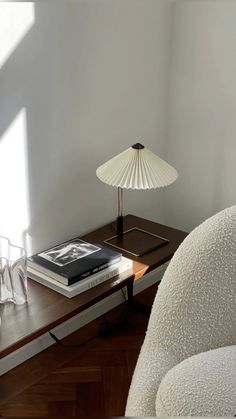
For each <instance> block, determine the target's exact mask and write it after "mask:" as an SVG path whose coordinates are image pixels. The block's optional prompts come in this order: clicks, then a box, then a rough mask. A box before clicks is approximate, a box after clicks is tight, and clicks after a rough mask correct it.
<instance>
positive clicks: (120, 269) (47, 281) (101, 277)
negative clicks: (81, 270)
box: [28, 256, 133, 298]
mask: <svg viewBox="0 0 236 419" xmlns="http://www.w3.org/2000/svg"><path fill="white" fill-rule="evenodd" d="M132 266H133V261H132V260H131V259H128V258H125V257H124V256H122V258H121V260H120V261H119V262H117V263H114V264H113V265H110V266H109V267H108V268H105V269H103V270H102V271H99V272H97V273H95V274H93V275H90V276H89V277H87V278H85V279H82V280H81V281H78V282H76V283H74V284H72V285H69V286H68V285H64V284H62V283H61V282H59V281H56V280H55V279H53V278H51V277H50V276H48V275H46V274H44V273H42V272H39V271H37V270H35V269H33V268H28V276H29V278H31V279H33V280H34V281H36V282H39V283H40V284H42V285H44V286H46V287H48V288H50V289H52V290H54V291H56V292H59V293H60V294H62V295H64V296H65V297H68V298H72V297H75V296H76V295H78V294H81V293H82V292H85V291H87V290H89V289H91V288H93V287H95V286H96V285H98V284H101V283H102V282H105V281H107V280H108V279H110V278H113V277H115V276H116V275H120V274H122V280H123V279H124V276H125V277H126V275H127V277H128V276H129V275H132V271H130V269H131V268H132ZM120 280H121V278H119V277H118V278H117V279H115V281H117V282H119V281H120Z"/></svg>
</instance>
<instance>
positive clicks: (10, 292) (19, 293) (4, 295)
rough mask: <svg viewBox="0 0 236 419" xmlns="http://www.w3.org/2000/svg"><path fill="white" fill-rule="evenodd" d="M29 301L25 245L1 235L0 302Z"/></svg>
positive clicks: (16, 302)
mask: <svg viewBox="0 0 236 419" xmlns="http://www.w3.org/2000/svg"><path fill="white" fill-rule="evenodd" d="M7 302H13V303H14V304H24V303H26V302H27V257H26V252H25V249H24V248H23V247H18V246H14V245H12V244H11V243H10V240H9V239H7V238H6V237H1V236H0V304H3V303H7Z"/></svg>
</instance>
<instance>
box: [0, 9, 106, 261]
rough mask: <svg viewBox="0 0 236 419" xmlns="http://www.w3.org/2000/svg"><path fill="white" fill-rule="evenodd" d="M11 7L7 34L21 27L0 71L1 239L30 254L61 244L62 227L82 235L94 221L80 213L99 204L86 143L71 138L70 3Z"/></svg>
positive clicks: (74, 95) (74, 97)
mask: <svg viewBox="0 0 236 419" xmlns="http://www.w3.org/2000/svg"><path fill="white" fill-rule="evenodd" d="M52 3H53V2H52ZM15 4H16V3H6V5H7V6H5V9H4V10H6V12H8V15H7V16H5V19H6V18H7V17H8V19H9V21H8V26H9V22H11V34H12V31H13V27H12V22H13V20H14V21H16V25H15V26H16V28H15V30H16V32H17V20H18V22H19V21H20V18H22V20H23V22H22V28H23V29H22V31H21V34H20V35H21V36H19V37H18V40H17V34H16V39H15V45H13V42H12V51H11V53H10V54H9V56H7V54H5V56H6V59H5V62H3V63H2V67H1V68H0V115H1V118H0V139H1V142H0V154H1V157H0V162H1V163H2V164H1V167H0V175H1V178H2V179H4V187H2V195H3V199H2V203H1V208H0V220H1V224H0V234H2V235H6V236H8V237H10V239H11V240H12V241H13V242H17V243H19V244H23V245H24V246H26V247H27V249H28V251H29V253H31V251H35V250H36V249H37V250H38V249H39V248H40V247H42V244H43V246H45V243H47V244H48V245H51V244H53V243H55V242H57V241H60V240H61V238H62V237H63V235H65V224H67V228H68V231H67V235H68V238H69V237H72V236H73V235H76V234H82V233H83V232H84V231H83V230H82V228H83V227H82V228H81V226H84V225H88V224H89V220H90V219H92V218H94V217H93V211H89V210H88V211H85V210H84V208H86V207H87V208H89V197H90V194H92V195H93V197H95V199H97V200H98V199H99V186H100V185H99V186H98V185H96V182H94V179H95V173H94V167H92V168H91V164H90V160H89V158H90V149H89V144H87V146H86V144H83V145H82V144H81V147H80V144H79V142H78V139H77V138H76V137H75V132H76V126H77V118H78V110H79V109H78V106H79V104H78V102H77V96H79V91H75V90H76V89H78V85H77V86H76V84H74V83H73V81H74V80H76V78H77V77H78V74H76V71H77V68H76V66H73V60H74V50H75V48H77V49H78V46H77V47H76V39H75V37H73V26H74V22H73V4H71V5H70V7H67V6H66V5H63V4H62V5H61V6H60V7H59V8H55V7H54V6H53V4H52V5H51V6H50V5H47V6H45V5H44V4H42V5H40V4H39V3H24V4H20V9H19V8H18V7H17V6H16V8H15ZM0 7H1V8H2V7H3V6H2V5H0ZM14 8H15V9H14ZM4 10H3V9H2V11H4ZM27 14H28V24H27ZM2 16H3V18H4V15H2ZM24 25H25V26H24ZM27 25H28V26H27ZM69 28H70V29H69ZM7 29H8V28H7V22H6V25H5V30H6V31H7ZM18 31H19V30H18ZM3 47H4V45H2V49H3ZM80 149H81V154H82V155H83V158H80ZM98 154H99V153H98ZM98 157H99V155H98ZM78 160H79V163H78ZM93 161H94V156H93ZM78 180H79V182H78ZM78 183H79V185H78ZM97 183H98V184H99V182H97ZM94 184H95V185H94ZM81 201H82V202H81ZM93 222H94V220H91V225H93ZM75 225H78V230H77V231H76V230H75ZM45 236H46V237H47V238H45ZM64 238H65V239H66V238H67V237H64ZM31 239H32V240H33V241H31Z"/></svg>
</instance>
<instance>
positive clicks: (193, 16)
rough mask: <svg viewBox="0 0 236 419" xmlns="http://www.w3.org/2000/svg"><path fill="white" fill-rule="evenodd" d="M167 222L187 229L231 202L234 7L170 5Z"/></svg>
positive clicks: (235, 117)
mask: <svg viewBox="0 0 236 419" xmlns="http://www.w3.org/2000/svg"><path fill="white" fill-rule="evenodd" d="M173 16H174V19H173V26H172V45H171V65H170V68H171V75H170V86H169V137H168V141H167V142H166V154H165V156H166V159H167V160H170V161H171V162H172V163H173V165H174V166H175V167H176V168H177V169H178V171H179V179H178V181H177V182H176V183H175V184H173V186H171V187H169V188H168V189H166V194H165V197H166V202H165V214H166V215H165V222H166V223H167V224H170V225H173V226H176V227H179V228H183V229H186V230H190V229H192V228H193V227H194V226H196V225H197V224H198V223H200V222H201V221H202V220H204V219H205V218H207V217H208V216H210V215H211V214H213V213H215V212H217V211H219V210H221V209H223V208H224V207H227V206H230V205H233V204H235V203H236V181H235V179H236V163H235V162H236V2H235V1H234V0H232V1H229V0H222V1H218V0H209V1H205V0H203V1H192V0H187V1H176V2H175V9H174V14H173Z"/></svg>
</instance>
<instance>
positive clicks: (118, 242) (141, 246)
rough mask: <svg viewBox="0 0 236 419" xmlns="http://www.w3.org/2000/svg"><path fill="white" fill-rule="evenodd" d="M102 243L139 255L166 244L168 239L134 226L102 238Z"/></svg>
mask: <svg viewBox="0 0 236 419" xmlns="http://www.w3.org/2000/svg"><path fill="white" fill-rule="evenodd" d="M104 243H107V244H109V245H110V246H113V247H116V248H117V249H119V250H121V251H122V250H123V251H125V252H127V253H130V254H131V255H133V256H136V257H139V256H143V255H146V254H147V253H149V252H151V251H152V250H155V249H158V248H159V247H162V246H165V245H167V244H168V243H169V240H167V239H165V238H163V237H160V236H157V235H156V234H153V233H149V232H148V231H145V230H142V229H140V228H137V227H134V228H131V229H130V230H127V231H124V232H123V234H121V235H119V236H113V237H110V238H109V239H106V240H104Z"/></svg>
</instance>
